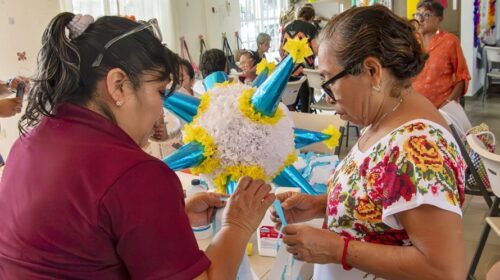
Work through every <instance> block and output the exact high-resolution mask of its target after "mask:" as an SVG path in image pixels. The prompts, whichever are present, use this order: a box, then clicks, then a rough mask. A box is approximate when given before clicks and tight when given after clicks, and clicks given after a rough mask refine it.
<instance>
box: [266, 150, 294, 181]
mask: <svg viewBox="0 0 500 280" xmlns="http://www.w3.org/2000/svg"><path fill="white" fill-rule="evenodd" d="M298 159H299V157H298V156H297V150H295V149H293V151H292V152H291V153H290V154H289V155H288V157H287V158H286V160H285V163H284V164H283V166H281V167H280V169H279V170H278V172H276V174H274V176H273V178H272V179H273V180H274V178H276V176H278V175H280V173H281V172H283V170H285V168H287V167H288V166H290V165H293V163H294V162H296V161H297V160H298Z"/></svg>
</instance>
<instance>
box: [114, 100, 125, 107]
mask: <svg viewBox="0 0 500 280" xmlns="http://www.w3.org/2000/svg"><path fill="white" fill-rule="evenodd" d="M115 104H116V106H117V107H121V106H122V105H123V101H120V100H118V101H116V103H115Z"/></svg>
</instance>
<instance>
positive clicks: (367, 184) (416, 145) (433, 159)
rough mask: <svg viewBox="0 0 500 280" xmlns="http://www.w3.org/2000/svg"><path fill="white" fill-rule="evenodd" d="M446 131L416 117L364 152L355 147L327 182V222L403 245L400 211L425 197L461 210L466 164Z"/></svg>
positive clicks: (345, 233) (361, 237) (336, 227)
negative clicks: (398, 214)
mask: <svg viewBox="0 0 500 280" xmlns="http://www.w3.org/2000/svg"><path fill="white" fill-rule="evenodd" d="M444 133H445V132H444V131H443V130H442V129H441V128H440V127H439V126H437V125H435V124H434V123H432V122H430V121H425V120H419V121H415V122H411V123H408V124H405V125H403V126H401V127H400V128H398V129H396V130H395V131H393V132H392V133H390V134H389V135H387V136H386V137H384V138H383V139H381V140H380V141H379V142H378V143H377V144H375V145H373V146H372V147H371V148H370V149H369V150H368V151H366V152H364V153H363V152H361V151H359V150H358V149H357V148H356V147H355V148H353V149H352V150H351V152H350V153H349V154H348V155H347V156H346V158H345V159H344V160H343V161H342V162H341V163H340V164H339V166H338V167H337V169H336V170H335V172H334V173H333V175H332V177H331V178H330V181H329V183H328V186H329V191H328V206H327V219H326V223H325V226H326V227H327V228H329V229H330V230H332V231H335V232H337V233H338V234H340V235H342V236H345V237H350V238H355V239H358V240H364V241H366V242H373V243H382V244H390V245H400V246H403V245H411V244H410V241H409V239H408V235H407V234H406V231H405V230H404V229H402V227H401V226H400V225H399V222H398V221H397V219H396V218H395V217H394V215H395V214H397V213H398V212H401V211H405V210H409V209H411V208H414V207H418V206H419V205H421V204H424V203H425V204H430V205H434V206H437V207H440V208H442V209H447V210H449V211H453V212H456V213H459V214H461V212H460V205H461V203H462V202H463V190H464V183H463V182H464V178H463V177H464V170H465V164H464V162H463V159H462V157H461V156H460V154H459V152H458V150H457V149H458V148H457V145H456V144H455V142H454V140H453V138H452V136H451V135H450V134H449V133H448V134H444ZM384 213H387V214H386V215H384Z"/></svg>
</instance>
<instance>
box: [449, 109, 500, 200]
mask: <svg viewBox="0 0 500 280" xmlns="http://www.w3.org/2000/svg"><path fill="white" fill-rule="evenodd" d="M445 119H446V120H447V121H448V125H449V126H450V130H451V134H452V135H453V138H455V141H456V142H457V144H458V148H459V149H460V153H461V154H462V158H463V159H464V161H465V163H466V164H467V167H468V168H469V172H470V174H469V176H472V177H473V178H474V181H475V182H476V184H474V185H470V184H469V180H467V178H466V180H465V193H466V194H469V195H475V196H482V197H483V198H484V201H485V202H486V205H488V207H491V205H492V204H493V200H492V199H491V197H492V196H494V194H493V192H491V191H489V190H488V189H487V188H486V186H485V185H484V184H483V180H481V176H480V175H479V172H478V171H477V169H476V168H475V166H474V163H473V162H472V159H471V158H470V156H469V153H468V151H467V149H466V148H465V143H464V140H465V141H467V140H466V139H465V138H462V137H461V136H460V133H459V132H458V131H457V129H456V127H455V125H453V124H452V123H450V122H449V120H448V119H447V118H446V117H445Z"/></svg>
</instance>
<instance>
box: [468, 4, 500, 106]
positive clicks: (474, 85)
mask: <svg viewBox="0 0 500 280" xmlns="http://www.w3.org/2000/svg"><path fill="white" fill-rule="evenodd" d="M461 5H462V11H461V24H460V29H461V30H460V34H461V44H462V50H463V52H464V55H465V59H466V60H467V66H468V67H469V73H470V75H471V81H470V84H469V89H468V91H467V95H468V96H470V95H473V94H475V93H476V92H477V91H478V90H479V89H480V88H481V87H482V86H483V83H484V64H485V61H484V59H483V65H482V67H481V68H479V67H478V65H477V61H476V57H477V52H478V49H477V48H474V17H473V14H472V11H473V10H474V3H473V1H462V2H461ZM495 9H496V16H495V22H496V24H497V28H496V32H495V34H496V39H497V41H498V40H499V39H500V28H499V27H498V24H499V23H500V10H499V9H500V1H497V2H496V7H495Z"/></svg>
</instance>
